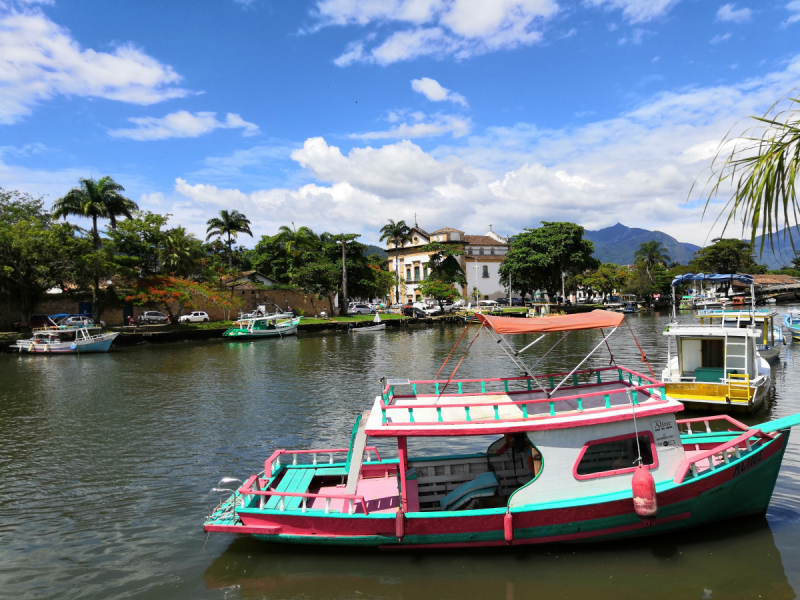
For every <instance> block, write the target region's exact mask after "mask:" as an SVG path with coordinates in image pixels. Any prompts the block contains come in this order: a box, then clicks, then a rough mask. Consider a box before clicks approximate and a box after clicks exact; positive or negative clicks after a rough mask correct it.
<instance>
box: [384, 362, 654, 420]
mask: <svg viewBox="0 0 800 600" xmlns="http://www.w3.org/2000/svg"><path fill="white" fill-rule="evenodd" d="M606 372H616V373H617V378H616V379H613V380H611V381H609V380H606V381H603V379H602V376H601V375H602V373H606ZM570 374H571V375H572V385H570V386H566V385H565V386H563V388H562V389H577V388H583V389H586V388H591V387H597V386H601V385H607V384H608V383H614V382H620V383H622V384H623V387H621V388H619V389H612V390H609V389H604V390H601V391H598V392H588V393H587V392H582V393H580V394H568V395H566V396H558V397H555V398H554V397H544V398H537V399H526V400H509V401H500V402H463V403H459V402H449V401H448V402H447V403H446V404H438V400H439V399H440V398H442V397H446V398H448V400H449V399H453V398H457V397H458V396H461V395H464V394H468V395H469V396H473V397H474V396H489V395H498V394H505V395H506V396H508V397H513V395H514V394H529V393H531V392H538V391H541V390H540V389H539V388H538V387H537V389H534V388H533V386H532V385H531V383H532V382H533V381H534V377H529V376H522V377H497V378H487V379H461V380H458V381H450V382H447V381H441V380H440V381H437V380H419V381H410V380H406V381H403V382H402V383H397V382H396V380H394V381H391V380H390V382H389V383H387V384H386V386H385V387H384V389H383V392H382V395H381V402H380V407H381V422H382V424H383V425H387V424H388V422H389V421H388V419H387V411H407V413H408V420H409V423H415V424H417V425H435V424H447V423H450V424H453V423H466V422H470V421H472V417H471V415H470V409H471V408H476V407H493V409H494V419H493V420H494V421H506V420H518V419H519V418H518V417H516V416H515V417H513V418H509V419H504V418H501V417H500V414H499V409H500V407H501V406H516V407H519V408H520V409H521V411H522V418H523V419H528V418H532V417H536V416H541V415H529V414H528V406H529V405H531V404H549V408H550V416H555V415H556V414H557V413H558V412H559V411H557V410H556V404H557V403H563V402H566V401H568V400H574V401H576V402H577V405H578V409H577V410H578V411H579V412H582V411H583V410H584V408H583V401H584V400H585V399H586V398H593V397H598V396H603V397H604V400H605V408H612V405H611V399H610V396H611V394H612V393H619V392H627V393H630V397H631V402H632V403H633V405H634V406H638V405H639V398H638V393H639V392H645V393H647V394H649V396H650V397H651V398H653V397H655V398H656V399H657V400H660V401H666V393H665V391H664V384H663V383H661V382H660V381H658V380H656V379H654V378H651V377H648V376H646V375H643V374H642V373H637V372H636V371H632V370H630V369H627V368H625V367H619V366H611V367H601V368H599V369H584V370H581V371H575V372H574V373H553V374H548V375H544V376H535V379H537V380H541V379H545V378H546V379H547V382H548V385H549V387H545V388H544V391H545V392H547V393H549V392H552V391H553V390H555V389H556V382H555V380H556V378H558V377H566V376H568V375H570ZM593 374H594V375H595V376H596V378H597V380H596V382H591V383H589V382H584V383H583V384H581V383H580V382H579V379H578V375H588V376H589V377H591V375H593ZM625 375H627V378H628V381H627V382H626V381H625ZM634 377H635V378H636V383H634ZM514 382H517V383H519V382H525V383H526V388H527V389H521V390H513V389H511V388H510V387H509V383H514ZM500 383H502V384H503V388H502V390H487V384H495V385H498V384H500ZM449 384H452V385H453V386H454V388H453V390H454V391H452V392H450V393H445V391H446V390H445V389H444V387H443V385H444V386H448V385H449ZM465 384H480V391H477V390H476V391H474V392H465V390H464V385H465ZM396 385H409V386H411V392H412V393H411V394H396V393H395V386H396ZM421 386H433V387H434V393H433V394H422V393H419V392H420V387H421ZM476 387H477V385H476ZM655 390H659V391H660V398H659V397H657V396H656V391H655ZM426 397H427V398H434V403H432V404H414V405H397V404H395V402H396V401H397V400H402V399H409V398H426ZM443 408H446V409H454V408H463V409H464V414H465V420H464V421H454V422H449V421H448V422H446V421H444V419H443V417H442V409H443ZM420 409H436V412H437V417H438V418H437V421H436V422H430V423H423V422H419V421H416V420H415V419H414V410H420ZM568 410H569V411H573V410H575V409H574V408H573V407H571V406H570V408H569V409H568Z"/></svg>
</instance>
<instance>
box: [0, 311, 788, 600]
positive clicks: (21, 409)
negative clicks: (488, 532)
mask: <svg viewBox="0 0 800 600" xmlns="http://www.w3.org/2000/svg"><path fill="white" fill-rule="evenodd" d="M626 318H627V321H628V323H629V324H630V325H631V327H632V329H633V331H634V332H635V334H636V336H637V338H638V340H639V342H640V343H641V344H642V346H643V347H644V349H645V351H646V352H647V354H648V357H649V358H650V360H651V363H653V368H654V369H656V372H657V373H658V372H659V370H660V368H661V367H662V366H663V364H664V362H665V360H666V346H665V344H664V338H663V336H662V335H661V332H662V331H663V330H664V327H665V326H666V324H667V316H666V315H665V314H655V315H654V314H652V313H642V314H640V315H631V316H628V317H626ZM681 318H682V319H684V320H685V319H689V318H692V317H691V316H688V315H687V316H683V317H681ZM477 330H478V328H477V327H473V328H472V333H471V334H470V335H474V332H477ZM461 332H462V328H460V327H458V326H455V325H445V326H440V327H431V328H413V327H409V328H405V329H396V330H391V329H390V330H388V331H386V332H385V333H381V334H377V335H348V334H344V333H339V334H329V335H321V334H317V335H311V334H309V335H300V336H299V337H296V338H286V339H283V340H274V339H272V340H259V341H256V342H244V343H241V342H240V343H225V342H222V341H219V342H204V343H184V344H168V345H161V346H158V345H154V346H145V347H139V348H132V349H126V350H120V351H112V352H110V353H108V354H105V355H95V356H50V357H44V356H27V355H22V356H16V355H8V354H6V355H0V597H2V598H15V599H16V598H138V597H141V598H248V599H250V598H302V599H309V600H312V599H314V600H315V599H339V598H342V599H344V598H348V599H349V598H384V599H398V600H399V599H414V600H428V599H430V600H439V599H451V598H452V599H454V600H455V599H458V600H463V599H469V598H481V599H483V598H498V599H502V600H513V599H523V598H534V597H535V598H567V599H584V598H593V599H597V600H604V599H614V600H619V599H620V598H632V597H646V598H648V599H662V598H663V599H676V598H734V599H738V598H742V599H744V598H765V599H767V598H770V599H783V598H794V597H795V595H796V591H797V590H800V433H795V434H794V437H793V438H792V439H791V441H790V444H789V448H788V450H787V453H786V457H785V459H784V464H783V468H782V470H781V474H780V478H779V480H778V484H777V487H776V489H775V493H774V495H773V499H772V504H771V505H770V508H769V510H768V512H767V515H766V518H763V517H757V518H747V519H742V520H738V521H733V522H726V523H722V524H717V525H714V526H710V527H706V528H703V529H698V530H694V531H691V532H682V533H676V534H671V535H666V536H659V537H656V538H650V539H647V538H646V539H642V540H637V541H632V542H631V541H628V542H624V543H614V544H585V545H568V546H551V547H533V548H524V549H520V548H513V549H502V550H498V549H491V550H482V551H460V552H441V551H439V552H424V553H421V552H407V553H402V552H397V553H395V552H388V553H381V552H377V551H357V550H356V551H353V550H346V551H343V550H323V549H316V548H308V547H299V548H293V547H287V546H279V547H275V546H271V545H269V544H266V543H262V542H259V541H257V540H253V539H250V538H247V537H243V536H242V537H237V536H234V535H229V534H214V535H212V536H210V538H209V539H208V541H207V544H206V534H205V533H204V532H203V530H202V523H203V520H204V516H205V514H206V511H207V508H206V498H207V492H208V490H209V489H210V488H211V487H213V486H214V485H215V484H216V483H217V481H218V480H219V479H220V477H222V476H226V475H230V476H235V477H237V478H239V479H245V478H246V477H247V476H249V475H251V474H252V473H255V472H258V471H260V470H261V469H262V468H263V464H264V459H265V458H266V457H267V456H268V455H269V454H270V453H271V451H272V450H273V449H274V448H279V447H282V448H312V447H341V446H346V445H347V441H348V439H349V432H350V428H351V427H352V422H353V419H354V418H355V416H356V415H357V414H358V413H359V412H360V411H362V410H364V409H366V408H369V406H370V405H371V404H372V401H373V399H374V397H375V396H376V395H377V394H378V392H379V389H380V384H379V379H380V377H383V376H388V377H410V378H426V379H428V378H432V377H433V376H434V375H435V374H436V371H437V370H438V368H439V366H440V365H441V363H442V362H443V360H444V359H445V357H446V356H447V353H448V352H449V351H450V348H451V347H452V346H453V344H454V343H455V341H456V340H457V339H458V336H459V335H460V334H461ZM598 336H599V334H598V333H597V332H579V333H573V334H571V335H570V337H569V338H568V339H567V341H566V342H564V343H563V344H561V345H560V346H558V347H557V348H556V350H554V351H553V352H552V353H551V354H550V356H548V357H547V358H546V359H545V360H544V361H543V362H542V368H543V370H546V371H551V372H552V371H556V372H558V371H564V370H568V369H569V368H571V367H572V366H574V365H575V364H577V362H578V361H579V360H580V359H581V358H582V357H583V356H584V355H585V354H586V352H588V350H589V349H591V348H592V347H594V346H595V345H596V344H597V343H598V341H599V340H600V338H599V337H598ZM516 342H517V340H515V343H516ZM518 342H519V343H520V344H522V343H524V341H523V340H522V339H520V340H519V341H518ZM545 343H546V342H543V343H542V345H544V344H545ZM610 346H611V350H612V352H613V353H614V355H615V358H616V360H617V362H618V363H619V364H623V365H626V366H629V367H631V368H637V367H638V368H640V369H641V370H645V371H646V369H647V367H646V366H645V365H644V364H641V363H639V353H638V350H637V349H636V346H635V344H634V343H633V341H632V338H631V336H630V333H629V332H628V330H627V327H625V326H623V327H621V328H620V329H619V330H618V331H617V333H615V334H614V336H613V337H612V338H611V343H610ZM608 361H609V358H608V350H607V349H606V348H602V352H598V355H597V357H596V358H593V359H592V361H591V364H593V365H596V366H601V365H607V364H608ZM447 370H449V367H448V368H446V372H447ZM772 372H773V381H774V389H773V391H772V392H771V394H770V399H769V403H768V406H767V407H765V408H764V409H763V410H762V411H761V412H760V413H759V414H757V415H754V416H752V417H748V418H747V419H745V420H747V421H749V422H752V423H756V422H761V421H764V420H769V419H774V418H778V417H781V416H784V415H787V414H791V413H794V412H800V397H798V394H797V392H796V390H798V384H800V347H798V346H788V347H787V348H786V349H785V351H784V354H783V356H782V358H781V361H780V363H777V362H776V363H775V364H774V366H773V369H772ZM517 374H518V372H517V371H516V370H515V369H514V367H513V365H512V364H511V362H510V361H509V360H508V358H507V357H506V356H505V355H504V354H502V352H500V350H499V349H498V347H497V345H496V344H495V343H494V342H493V341H492V340H491V338H490V337H489V336H488V335H486V334H485V333H484V334H482V335H480V336H479V337H478V338H477V339H476V340H475V341H474V343H473V345H472V348H471V350H470V352H469V355H468V356H467V357H466V358H465V360H464V362H463V364H462V366H461V368H460V370H459V376H460V377H461V376H463V377H480V376H483V377H487V376H489V377H498V376H514V375H517ZM443 443H445V442H442V441H438V442H431V445H432V446H435V445H436V444H440V445H441V444H443ZM331 445H332V446H331ZM382 446H383V448H386V446H387V444H386V443H383V444H381V443H380V442H379V443H378V447H379V449H380V448H381V447H382ZM449 447H450V449H454V446H453V444H450V446H449ZM387 450H388V448H387V449H386V450H385V451H384V452H385V453H387V454H391V453H390V452H388V451H387Z"/></svg>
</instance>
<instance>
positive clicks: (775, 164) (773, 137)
mask: <svg viewBox="0 0 800 600" xmlns="http://www.w3.org/2000/svg"><path fill="white" fill-rule="evenodd" d="M785 100H787V101H788V103H789V105H788V108H786V109H785V110H779V111H777V112H776V108H777V107H778V105H779V104H780V103H781V102H782V101H781V100H779V101H778V102H776V103H775V104H773V105H772V106H771V107H770V109H769V110H768V111H767V112H766V113H765V114H764V116H762V117H751V119H753V120H755V121H757V122H758V124H757V125H754V126H753V127H751V128H750V129H748V130H747V131H745V133H744V135H742V136H736V137H732V136H731V134H730V133H729V134H728V135H726V136H725V138H723V140H722V142H721V143H720V146H719V151H718V153H717V155H716V156H715V157H714V161H713V162H712V164H711V175H710V177H709V179H708V182H707V183H708V184H711V183H712V182H713V185H711V187H710V188H708V189H709V191H708V195H707V199H706V206H705V210H708V207H709V205H710V204H711V202H712V200H714V199H715V198H716V197H717V195H718V194H719V192H720V189H721V188H722V187H723V186H727V185H731V186H733V185H735V190H734V192H733V195H732V196H731V198H730V199H729V200H728V202H727V203H726V204H725V208H724V209H723V212H724V211H725V210H727V211H728V216H727V217H726V219H725V227H727V226H728V225H729V224H730V223H731V221H733V220H735V219H736V217H737V213H738V214H739V217H740V218H741V221H742V226H743V227H747V225H748V224H749V225H750V242H751V243H753V244H755V238H756V236H757V235H758V233H759V229H760V230H761V235H762V236H763V237H762V238H761V251H762V252H763V250H764V241H765V239H766V238H767V237H769V240H770V246H773V236H774V235H775V234H776V233H778V231H779V229H780V223H781V221H783V224H784V226H785V229H784V231H785V232H786V234H788V237H789V240H790V241H791V242H792V248H793V249H794V240H793V238H792V231H791V230H792V226H797V217H798V210H799V209H800V203H798V198H797V192H796V191H795V184H796V182H797V180H798V178H800V97H798V98H786V99H785ZM739 142H744V143H739ZM730 144H733V148H732V149H731V151H730V153H728V151H727V149H726V150H725V152H724V154H722V148H723V147H724V146H728V145H730ZM692 188H694V185H693V186H692ZM689 193H690V194H691V191H690V192H689ZM790 213H791V217H790ZM704 214H705V211H704ZM721 216H722V215H720V217H721ZM791 221H794V223H792V222H791ZM724 231H725V230H724V228H723V233H724ZM773 247H774V246H773Z"/></svg>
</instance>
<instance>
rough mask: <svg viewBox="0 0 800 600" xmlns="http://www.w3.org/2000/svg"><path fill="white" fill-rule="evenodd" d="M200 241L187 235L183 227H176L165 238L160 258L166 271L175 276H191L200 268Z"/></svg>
mask: <svg viewBox="0 0 800 600" xmlns="http://www.w3.org/2000/svg"><path fill="white" fill-rule="evenodd" d="M199 249H200V240H198V239H197V238H196V237H195V236H194V235H193V234H191V233H186V229H184V228H183V227H175V228H174V229H171V230H170V231H168V232H167V233H166V235H165V237H164V242H163V246H162V247H161V249H160V251H159V258H160V259H161V264H162V266H163V269H164V271H166V272H167V273H174V274H175V275H179V276H182V275H189V274H191V273H192V271H194V270H195V267H197V266H198V254H199Z"/></svg>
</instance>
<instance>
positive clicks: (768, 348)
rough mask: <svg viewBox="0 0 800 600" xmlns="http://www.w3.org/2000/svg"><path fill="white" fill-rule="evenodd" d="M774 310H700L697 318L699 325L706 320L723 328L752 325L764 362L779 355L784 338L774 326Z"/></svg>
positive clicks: (775, 314)
mask: <svg viewBox="0 0 800 600" xmlns="http://www.w3.org/2000/svg"><path fill="white" fill-rule="evenodd" d="M777 316H778V312H777V311H776V310H773V309H770V308H760V309H754V308H752V307H751V308H750V309H748V310H701V311H699V312H698V313H697V318H698V319H700V322H701V323H705V321H706V319H708V322H709V323H710V324H713V323H719V324H720V325H722V326H723V327H732V328H735V329H738V328H740V327H742V326H747V325H753V326H754V327H755V330H756V331H757V332H758V333H759V334H760V336H761V338H760V339H759V340H758V342H757V343H756V350H757V351H758V354H759V356H761V358H764V359H766V360H768V361H769V360H774V359H776V358H778V357H779V356H780V354H781V348H782V347H783V346H784V343H785V338H784V335H783V330H782V329H781V328H780V327H779V326H777V325H776V324H775V317H777Z"/></svg>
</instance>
